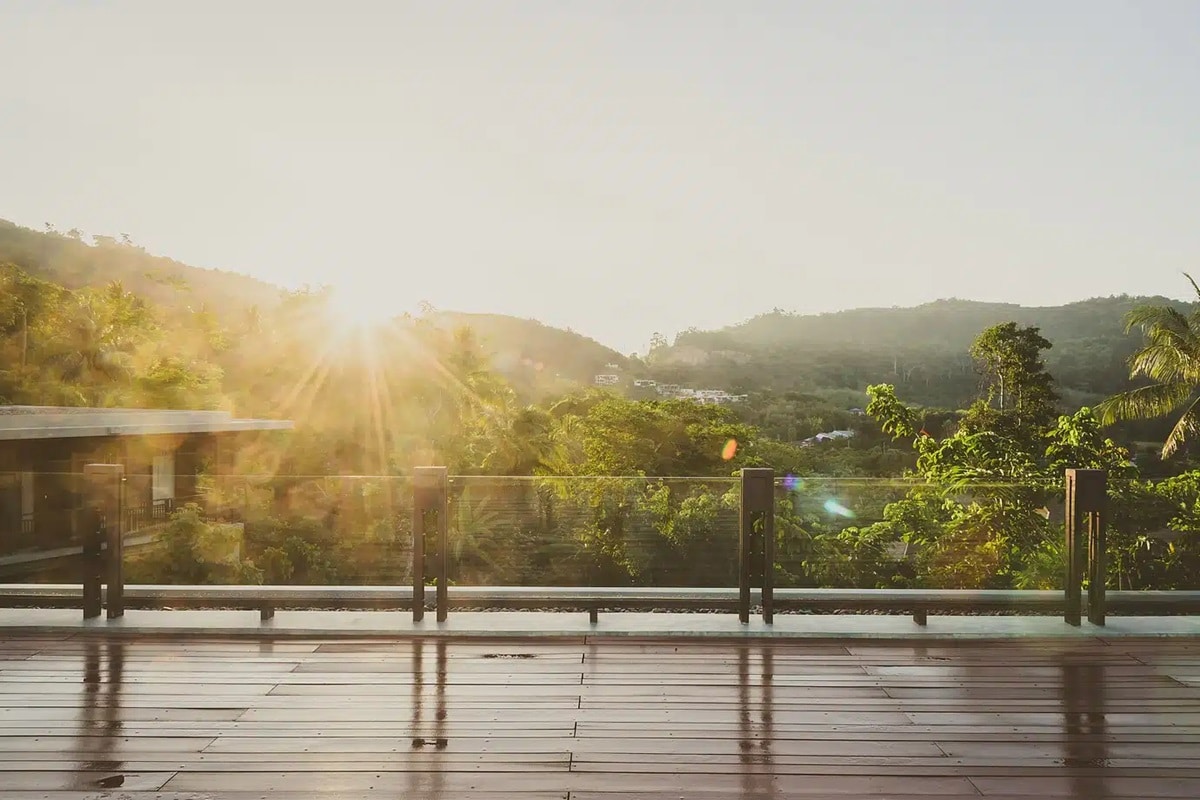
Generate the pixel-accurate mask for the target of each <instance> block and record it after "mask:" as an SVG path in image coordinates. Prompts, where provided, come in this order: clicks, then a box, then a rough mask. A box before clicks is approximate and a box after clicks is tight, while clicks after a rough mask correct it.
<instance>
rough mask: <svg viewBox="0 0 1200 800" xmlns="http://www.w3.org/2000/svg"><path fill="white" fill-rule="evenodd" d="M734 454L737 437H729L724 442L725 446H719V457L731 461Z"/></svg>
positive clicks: (735, 453) (735, 452)
mask: <svg viewBox="0 0 1200 800" xmlns="http://www.w3.org/2000/svg"><path fill="white" fill-rule="evenodd" d="M736 455H737V439H730V440H729V441H728V442H726V443H725V446H724V447H722V448H721V458H723V459H725V460H726V461H731V460H732V459H733V457H734V456H736Z"/></svg>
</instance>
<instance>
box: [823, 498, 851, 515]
mask: <svg viewBox="0 0 1200 800" xmlns="http://www.w3.org/2000/svg"><path fill="white" fill-rule="evenodd" d="M825 510H826V511H828V512H829V513H830V514H834V515H836V516H839V517H845V518H846V519H854V512H853V511H851V510H850V509H848V508H846V507H845V506H844V505H842V504H841V503H839V502H838V501H837V500H834V499H833V498H832V497H831V498H829V499H828V500H826V501H825Z"/></svg>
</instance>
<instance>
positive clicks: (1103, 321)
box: [651, 296, 1188, 407]
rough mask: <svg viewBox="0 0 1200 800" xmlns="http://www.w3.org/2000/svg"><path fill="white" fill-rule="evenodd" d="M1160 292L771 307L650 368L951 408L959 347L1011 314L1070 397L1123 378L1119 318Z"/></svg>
mask: <svg viewBox="0 0 1200 800" xmlns="http://www.w3.org/2000/svg"><path fill="white" fill-rule="evenodd" d="M1145 303H1155V304H1166V303H1170V304H1174V305H1177V306H1179V307H1181V308H1187V307H1188V306H1187V304H1184V303H1178V302H1177V301H1173V300H1169V299H1167V298H1162V297H1129V296H1121V297H1108V298H1096V299H1092V300H1084V301H1080V302H1076V303H1069V304H1067V305H1063V306H1046V307H1028V306H1019V305H1013V304H1003V303H980V302H972V301H967V300H939V301H937V302H933V303H927V304H925V305H921V306H917V307H915V308H862V309H854V310H850V311H841V312H837V313H832V314H819V315H795V314H787V313H783V312H778V311H776V312H772V313H769V314H763V315H760V316H758V317H755V318H753V319H751V320H749V321H747V322H745V323H742V324H740V325H735V326H731V327H728V328H724V329H721V330H715V331H688V332H686V333H683V334H680V335H679V336H678V337H677V338H676V340H675V343H674V345H672V346H671V347H668V348H662V349H660V350H658V351H656V352H655V353H654V354H653V357H652V358H651V365H652V366H651V370H652V372H653V374H654V375H655V376H656V377H658V378H660V379H663V380H672V381H689V382H703V383H706V384H712V385H717V386H724V387H729V388H731V389H737V390H742V391H744V390H749V391H755V390H762V389H771V390H777V391H785V390H805V391H812V390H814V389H826V390H831V389H840V390H859V391H861V390H862V389H863V388H864V387H865V386H867V385H868V384H871V383H878V382H888V383H894V384H896V385H897V387H898V390H899V391H900V392H901V394H902V395H904V396H905V397H908V398H910V399H911V400H914V401H916V402H921V403H926V404H929V405H940V406H947V407H953V406H956V405H960V404H962V403H965V402H967V401H968V400H969V399H970V398H971V397H972V396H973V395H974V392H975V389H976V388H977V384H978V376H977V375H976V374H975V371H974V368H973V365H972V364H971V361H970V358H969V357H968V356H967V349H968V347H969V346H970V343H971V341H972V339H974V337H975V336H976V335H977V334H978V333H979V332H980V331H981V330H983V329H984V328H986V327H988V326H989V325H994V324H996V323H1000V322H1007V321H1015V322H1017V323H1020V324H1022V325H1036V326H1038V327H1040V328H1041V331H1042V334H1043V335H1044V336H1045V337H1046V338H1047V339H1049V340H1050V341H1051V342H1052V343H1053V344H1054V347H1053V349H1052V350H1051V351H1050V352H1049V353H1048V354H1047V358H1046V360H1047V364H1048V366H1049V367H1050V370H1051V372H1052V373H1053V374H1054V376H1055V378H1056V380H1057V381H1058V383H1059V385H1060V387H1061V388H1062V390H1063V394H1064V399H1066V400H1067V401H1068V402H1072V403H1075V404H1078V403H1081V402H1092V401H1094V400H1095V399H1098V398H1099V397H1101V396H1105V395H1108V394H1111V393H1113V392H1116V391H1119V390H1121V389H1123V388H1125V387H1126V386H1127V385H1128V371H1127V368H1126V365H1125V362H1126V359H1127V358H1128V357H1129V355H1130V354H1131V353H1132V352H1133V350H1134V349H1135V348H1136V347H1137V346H1138V344H1139V343H1140V342H1141V335H1140V334H1139V333H1138V332H1136V331H1135V332H1133V333H1132V334H1129V335H1126V334H1125V333H1124V325H1123V318H1124V316H1125V314H1126V313H1127V312H1128V311H1129V310H1130V309H1132V308H1134V307H1135V306H1138V305H1142V304H1145Z"/></svg>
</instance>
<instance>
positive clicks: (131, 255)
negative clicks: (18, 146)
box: [0, 219, 280, 315]
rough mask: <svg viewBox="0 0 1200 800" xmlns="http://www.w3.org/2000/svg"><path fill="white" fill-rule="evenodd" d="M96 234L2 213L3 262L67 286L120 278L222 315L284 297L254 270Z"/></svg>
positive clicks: (139, 290)
mask: <svg viewBox="0 0 1200 800" xmlns="http://www.w3.org/2000/svg"><path fill="white" fill-rule="evenodd" d="M92 238H93V240H94V244H89V243H87V242H86V241H84V240H83V237H82V235H81V234H79V233H78V232H77V231H71V232H69V233H65V234H64V233H58V232H56V231H35V230H32V229H30V228H23V227H21V226H20V225H15V224H13V223H11V222H9V221H7V220H3V219H0V264H15V265H16V266H17V267H19V268H20V269H22V270H23V271H25V272H27V273H29V274H30V275H33V276H34V277H37V278H41V279H43V280H46V281H50V282H52V283H56V284H58V285H59V286H63V287H65V288H67V289H79V288H82V287H85V286H103V285H105V284H108V283H111V282H113V281H119V282H120V283H121V284H122V285H123V286H124V287H125V289H126V290H128V291H131V292H133V293H134V294H137V295H139V296H141V297H144V298H146V299H147V300H151V301H153V302H154V303H155V304H156V305H161V306H168V307H170V306H175V305H179V304H184V305H189V306H193V307H196V306H200V305H204V306H207V307H208V308H209V310H211V311H213V312H215V313H217V314H220V315H226V314H230V315H231V314H234V313H236V312H238V311H241V310H244V309H246V308H248V307H250V306H253V305H258V306H266V305H268V304H271V303H275V302H276V301H278V299H279V292H280V289H279V287H277V286H274V285H272V284H270V283H266V282H264V281H260V280H258V279H257V278H251V277H250V276H248V275H242V274H240V273H236V272H227V271H224V270H219V269H203V268H201V267H193V266H189V265H188V264H183V263H180V262H178V261H175V260H174V259H170V258H164V257H162V256H155V255H151V254H150V253H147V252H146V251H145V250H144V249H142V248H141V247H138V246H137V245H135V244H133V243H132V242H128V241H122V240H118V239H116V238H113V237H108V236H94V237H92Z"/></svg>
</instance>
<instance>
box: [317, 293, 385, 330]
mask: <svg viewBox="0 0 1200 800" xmlns="http://www.w3.org/2000/svg"><path fill="white" fill-rule="evenodd" d="M329 312H330V316H331V317H332V319H331V320H330V321H331V322H332V324H333V325H334V326H336V327H337V329H338V330H340V331H342V332H352V331H364V330H367V329H370V328H376V327H379V326H382V325H384V324H386V323H387V322H389V321H390V320H392V319H393V318H394V317H396V316H399V314H400V310H399V308H398V304H397V302H396V299H395V297H394V296H393V295H391V294H390V293H389V292H380V291H378V290H375V291H372V289H371V287H368V286H337V287H334V288H333V290H332V292H331V293H330V296H329Z"/></svg>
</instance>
